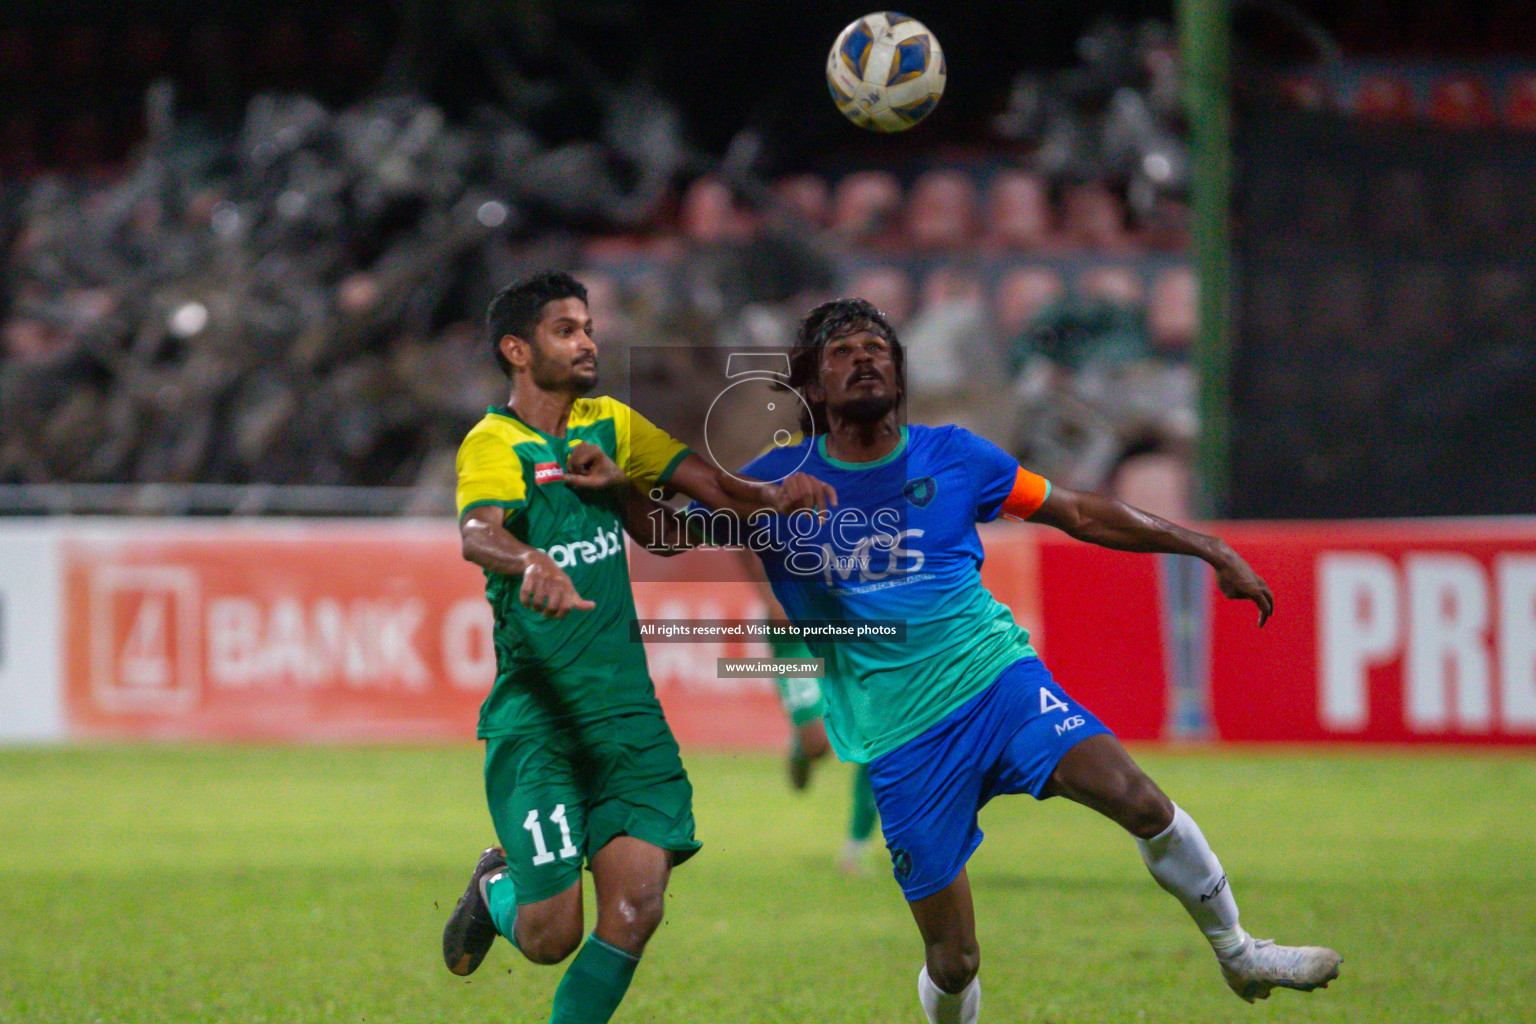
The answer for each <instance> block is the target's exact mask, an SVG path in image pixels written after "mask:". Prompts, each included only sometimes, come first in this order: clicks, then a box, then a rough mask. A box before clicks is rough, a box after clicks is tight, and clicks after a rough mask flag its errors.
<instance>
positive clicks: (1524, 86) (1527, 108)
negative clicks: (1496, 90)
mask: <svg viewBox="0 0 1536 1024" xmlns="http://www.w3.org/2000/svg"><path fill="white" fill-rule="evenodd" d="M1501 113H1502V115H1503V123H1504V125H1505V127H1508V128H1518V129H1521V130H1522V131H1533V130H1536V73H1526V74H1522V75H1516V76H1514V77H1513V78H1511V79H1510V80H1509V84H1508V85H1507V86H1505V89H1504V106H1503V109H1502V111H1501Z"/></svg>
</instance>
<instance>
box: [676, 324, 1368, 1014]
mask: <svg viewBox="0 0 1536 1024" xmlns="http://www.w3.org/2000/svg"><path fill="white" fill-rule="evenodd" d="M903 359H904V356H903V351H902V348H901V345H900V343H899V341H898V339H897V337H896V333H895V331H894V330H893V329H892V328H891V325H890V324H889V322H887V321H886V319H885V318H884V317H883V316H882V315H881V314H880V313H879V312H878V311H877V310H876V309H875V308H874V307H873V306H872V305H870V304H869V303H868V302H865V301H864V300H861V299H840V300H837V301H834V302H828V303H825V304H823V305H821V306H818V307H817V308H816V309H814V310H812V311H811V313H810V314H809V315H808V316H807V317H806V319H805V321H804V322H803V324H802V325H801V328H800V334H799V341H798V345H797V346H796V349H795V352H794V354H793V356H792V373H791V381H790V383H791V386H793V387H794V388H795V389H796V390H797V391H799V393H800V395H801V397H803V398H804V399H805V402H806V405H807V408H808V409H809V410H810V415H811V420H812V422H810V423H807V424H805V427H806V431H805V433H806V436H807V438H808V439H807V440H805V441H803V442H801V443H800V444H796V445H792V446H785V447H782V448H779V449H777V450H774V451H770V452H768V453H766V454H764V455H762V456H760V457H759V458H757V459H756V460H754V461H753V462H751V463H749V464H748V465H747V466H746V467H745V468H744V469H743V470H742V472H743V473H745V474H747V475H749V476H751V477H755V478H757V479H761V480H776V479H779V478H782V477H785V476H788V475H789V474H791V473H794V472H805V473H808V474H810V475H811V476H813V477H816V478H818V479H820V480H822V481H824V482H825V483H827V484H830V485H831V487H832V488H833V489H834V490H835V491H836V495H837V504H836V506H835V507H834V508H831V509H829V510H828V511H827V514H825V515H824V516H822V517H817V516H815V515H814V514H813V513H811V512H802V513H797V514H796V516H793V517H763V518H759V519H756V520H752V521H749V523H748V524H747V526H746V528H745V533H744V534H743V535H742V536H740V537H739V538H738V542H744V543H745V545H746V546H747V547H749V548H751V549H752V550H754V551H755V552H756V553H757V554H758V555H759V557H760V558H761V559H762V561H763V565H764V569H765V571H766V573H767V576H768V579H769V582H770V584H771V586H772V588H773V591H774V594H775V596H776V597H777V598H778V600H779V602H780V603H781V604H782V605H783V607H784V610H785V612H786V613H787V614H788V616H789V618H790V619H791V620H792V621H795V622H798V623H805V624H814V623H816V622H818V621H823V620H847V621H848V622H850V623H856V622H861V621H867V620H899V621H901V622H904V623H905V633H904V635H900V636H897V637H895V638H890V639H881V638H878V637H877V638H869V639H864V640H861V641H859V642H830V641H818V640H816V639H815V638H814V637H813V638H810V639H809V643H810V645H811V647H812V648H813V650H814V651H815V653H816V654H817V655H819V656H821V657H824V658H826V659H827V661H826V664H827V669H828V671H827V680H826V682H827V685H826V687H825V693H824V696H825V701H826V713H825V714H826V717H825V721H826V729H827V735H828V737H829V738H830V740H831V742H832V745H833V748H834V749H835V750H836V752H837V754H838V756H839V757H841V758H842V759H843V760H847V761H854V762H859V763H865V764H868V766H869V773H870V780H871V782H872V784H873V786H874V791H875V797H876V801H877V804H878V807H879V812H880V817H881V820H882V821H883V823H884V828H885V837H886V845H887V847H888V848H889V850H890V854H891V860H892V865H893V868H894V871H895V875H896V881H897V883H898V884H899V885H900V886H901V889H902V892H903V893H904V895H905V896H906V898H907V900H908V901H909V904H910V906H911V909H912V916H913V918H914V919H915V921H916V923H917V927H918V930H919V932H920V933H921V935H922V939H923V943H924V946H925V948H926V956H925V963H924V965H923V968H922V970H921V972H920V973H919V976H918V993H919V998H920V1000H921V1002H922V1006H923V1010H924V1012H925V1013H926V1014H927V1018H928V1020H929V1021H932V1022H934V1024H939V1022H945V1024H959V1022H964V1024H972V1022H975V1021H976V1020H978V1016H979V1012H980V1000H981V989H980V983H979V981H978V979H977V971H978V968H979V966H980V962H981V952H980V946H979V944H978V942H977V938H976V928H975V919H974V912H973V905H972V898H971V888H970V883H969V881H968V879H967V875H966V862H967V861H968V860H969V858H970V856H971V854H972V853H973V852H975V850H976V848H977V846H978V845H979V844H980V843H981V839H982V832H981V829H980V828H979V827H978V825H977V812H978V811H979V810H980V809H981V807H982V806H984V805H985V804H986V803H987V802H988V801H989V800H991V799H992V798H993V797H995V796H999V795H1002V794H1014V793H1028V794H1030V795H1031V796H1033V797H1035V798H1036V799H1042V800H1043V799H1046V798H1048V797H1053V796H1064V797H1066V798H1067V799H1069V800H1073V801H1076V802H1077V803H1080V804H1083V805H1085V806H1087V807H1090V808H1092V809H1093V810H1095V811H1098V812H1099V813H1101V814H1103V815H1105V816H1107V817H1108V818H1110V819H1111V820H1112V821H1114V822H1116V823H1117V824H1119V825H1120V826H1121V827H1123V828H1124V829H1125V830H1126V831H1128V832H1129V833H1130V834H1131V835H1132V836H1133V837H1134V839H1135V842H1136V844H1137V846H1138V848H1139V850H1140V852H1141V856H1142V859H1143V861H1144V862H1145V863H1146V865H1147V868H1148V870H1149V871H1150V872H1151V874H1152V876H1153V878H1154V879H1156V881H1157V882H1158V884H1159V885H1161V886H1162V887H1163V888H1164V889H1166V890H1167V891H1168V892H1169V893H1171V894H1172V895H1173V896H1174V897H1175V898H1176V899H1177V900H1178V901H1179V902H1180V903H1181V904H1183V906H1184V908H1185V909H1186V910H1187V911H1188V912H1189V914H1190V916H1191V917H1193V918H1194V920H1195V923H1196V924H1197V926H1198V927H1199V929H1200V931H1201V932H1202V933H1203V934H1204V936H1205V938H1206V939H1207V940H1208V941H1209V942H1210V944H1211V947H1212V949H1213V950H1214V952H1215V954H1216V958H1217V961H1218V963H1219V965H1220V968H1221V971H1222V974H1223V976H1224V977H1225V979H1226V981H1227V983H1228V985H1230V986H1231V988H1232V990H1233V991H1234V992H1236V993H1237V994H1238V995H1239V996H1241V997H1242V998H1244V999H1246V1000H1248V1001H1249V1002H1252V1001H1253V1000H1254V999H1261V998H1266V997H1267V996H1268V995H1269V993H1270V990H1271V989H1272V988H1275V987H1283V988H1291V989H1298V990H1301V991H1311V990H1312V989H1315V988H1320V987H1323V986H1326V985H1327V983H1328V982H1329V981H1331V980H1332V979H1334V978H1335V977H1337V976H1338V970H1339V962H1340V957H1339V954H1338V953H1336V952H1335V951H1333V950H1331V949H1327V948H1323V947H1319V946H1299V947H1297V946H1281V945H1277V944H1275V943H1274V942H1272V941H1270V940H1267V939H1255V938H1253V937H1252V936H1250V935H1249V934H1248V933H1247V932H1246V931H1245V930H1244V929H1243V927H1242V926H1241V925H1240V924H1239V923H1238V910H1237V902H1236V900H1235V899H1234V897H1233V893H1232V888H1231V886H1229V885H1228V884H1227V878H1226V873H1225V872H1224V871H1223V869H1222V866H1221V863H1220V861H1218V860H1217V858H1216V855H1215V853H1213V852H1212V850H1211V847H1210V845H1209V844H1208V843H1207V842H1206V839H1205V836H1204V835H1203V834H1202V833H1201V831H1200V829H1199V827H1198V826H1197V825H1196V824H1195V822H1194V821H1193V820H1192V819H1191V818H1190V816H1189V815H1188V814H1186V813H1185V812H1184V811H1183V810H1182V809H1180V808H1179V807H1178V806H1177V805H1176V804H1174V802H1173V801H1172V800H1170V799H1169V798H1168V797H1167V796H1166V795H1165V794H1164V793H1163V791H1162V790H1161V789H1159V788H1158V786H1157V784H1156V783H1155V782H1153V781H1152V779H1151V778H1149V777H1148V776H1147V774H1146V773H1145V772H1144V771H1142V769H1141V768H1140V767H1138V766H1137V764H1136V762H1135V761H1134V760H1132V758H1131V756H1130V754H1129V753H1127V751H1126V750H1125V748H1124V747H1123V746H1122V745H1121V744H1120V741H1119V740H1118V739H1116V738H1115V736H1114V735H1113V734H1112V733H1111V732H1110V731H1109V730H1108V729H1107V728H1105V726H1104V725H1103V724H1102V723H1101V722H1100V721H1099V720H1098V718H1096V717H1095V716H1094V714H1093V712H1092V711H1090V710H1089V709H1088V708H1086V707H1084V706H1082V705H1081V704H1079V703H1078V702H1077V701H1076V700H1074V699H1073V698H1072V696H1071V695H1070V694H1069V693H1067V692H1066V691H1065V690H1063V689H1062V688H1061V686H1060V685H1058V684H1057V682H1056V681H1055V680H1054V679H1053V678H1052V677H1051V674H1050V672H1049V671H1048V670H1047V669H1046V667H1045V665H1044V664H1043V663H1042V662H1041V661H1040V659H1039V657H1037V656H1036V653H1035V651H1034V649H1033V648H1032V647H1031V646H1030V643H1029V635H1028V633H1027V632H1026V631H1025V630H1024V629H1022V628H1021V627H1020V626H1019V625H1018V624H1017V623H1015V622H1014V620H1013V616H1012V614H1011V612H1010V611H1009V610H1008V608H1006V607H1005V606H1003V605H1002V604H1000V603H999V602H998V601H997V600H996V599H995V598H993V596H992V595H991V594H990V593H989V592H988V591H987V590H986V589H985V588H984V587H983V586H982V583H981V576H980V571H979V569H980V565H981V562H982V558H983V552H982V547H981V542H980V539H979V538H978V536H977V531H976V524H977V523H978V522H987V521H990V520H993V519H996V518H998V517H999V516H1006V517H1009V518H1012V519H1018V520H1025V519H1027V520H1029V521H1031V522H1035V523H1044V524H1046V525H1048V526H1052V527H1055V528H1057V529H1059V530H1062V531H1064V532H1065V533H1067V534H1068V535H1070V536H1071V537H1073V538H1075V539H1077V540H1081V541H1086V542H1088V543H1091V544H1097V545H1100V546H1103V547H1107V548H1113V549H1117V550H1122V551H1137V552H1170V553H1174V554H1181V555H1191V556H1194V557H1197V558H1201V559H1204V560H1205V561H1206V562H1208V563H1210V565H1211V566H1212V568H1213V569H1214V570H1215V573H1216V583H1217V586H1218V588H1219V589H1220V590H1221V592H1222V594H1223V595H1225V596H1226V597H1228V598H1234V599H1238V600H1245V601H1252V602H1253V603H1254V604H1255V605H1256V606H1257V609H1258V624H1259V625H1260V626H1263V624H1264V622H1265V620H1266V619H1267V618H1268V617H1269V615H1270V613H1271V611H1272V610H1273V607H1274V597H1273V595H1272V594H1271V592H1270V589H1269V587H1268V586H1267V585H1266V584H1265V583H1264V581H1263V580H1262V579H1260V578H1259V577H1258V576H1257V575H1256V574H1255V573H1254V572H1253V570H1252V569H1251V568H1249V566H1248V564H1247V563H1246V562H1245V561H1244V560H1243V559H1242V558H1241V557H1240V556H1239V555H1238V554H1237V553H1236V552H1235V551H1233V550H1232V548H1231V547H1229V546H1228V545H1227V544H1226V543H1225V542H1224V541H1222V540H1220V539H1219V538H1216V537H1213V536H1208V535H1206V534H1202V533H1196V532H1194V531H1191V530H1188V529H1185V528H1183V527H1180V526H1177V525H1175V524H1173V523H1170V522H1167V521H1165V520H1163V519H1160V518H1158V517H1157V516H1154V515H1151V514H1149V513H1146V512H1143V511H1140V510H1138V509H1135V508H1132V507H1130V506H1128V505H1125V504H1122V503H1121V502H1118V501H1115V500H1113V499H1110V498H1107V497H1103V496H1101V495H1097V494H1091V493H1086V492H1075V491H1071V490H1068V489H1067V488H1064V487H1053V486H1052V485H1051V483H1050V482H1049V481H1047V480H1045V479H1043V478H1042V477H1039V476H1037V475H1035V474H1033V473H1031V472H1029V471H1028V470H1026V469H1023V468H1022V467H1021V466H1020V465H1019V464H1018V462H1017V461H1016V460H1015V459H1013V458H1012V457H1011V456H1009V455H1008V454H1007V453H1006V452H1004V451H1003V450H1002V449H1000V448H998V447H997V446H996V445H993V444H992V443H990V442H988V441H986V440H984V439H982V438H980V437H978V436H976V435H975V434H972V433H970V432H969V431H967V430H964V429H962V428H960V427H955V426H943V427H927V426H918V425H911V426H906V425H904V424H903V422H902V420H901V416H900V410H901V405H902V399H903V380H904V376H903ZM690 514H692V511H691V512H690ZM754 524H755V525H754ZM711 526H712V529H711V530H710V531H709V532H710V533H711V535H712V537H713V539H715V540H716V541H717V542H718V541H719V539H720V538H719V533H718V530H717V529H713V527H714V526H715V524H713V523H712V524H711Z"/></svg>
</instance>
